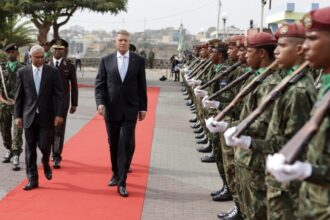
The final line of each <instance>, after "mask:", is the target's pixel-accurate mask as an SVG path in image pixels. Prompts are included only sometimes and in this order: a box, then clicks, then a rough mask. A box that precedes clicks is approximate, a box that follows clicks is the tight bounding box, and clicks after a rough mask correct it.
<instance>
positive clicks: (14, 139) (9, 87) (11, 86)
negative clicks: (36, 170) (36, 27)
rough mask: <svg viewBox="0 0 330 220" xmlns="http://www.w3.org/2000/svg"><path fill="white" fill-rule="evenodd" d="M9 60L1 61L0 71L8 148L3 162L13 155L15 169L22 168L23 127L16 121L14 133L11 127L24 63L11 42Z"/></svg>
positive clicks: (1, 122)
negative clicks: (18, 78) (18, 58)
mask: <svg viewBox="0 0 330 220" xmlns="http://www.w3.org/2000/svg"><path fill="white" fill-rule="evenodd" d="M5 52H6V54H7V58H8V61H7V62H6V63H1V69H2V71H1V72H0V74H1V78H0V81H1V83H0V131H1V135H2V140H3V145H4V147H5V148H6V149H7V150H8V152H7V153H6V155H5V157H4V159H3V161H2V162H3V163H9V162H10V159H11V158H12V157H13V170H14V171H17V170H20V166H19V156H20V154H21V153H22V145H23V141H22V133H23V129H21V128H17V127H16V125H15V123H14V134H13V136H12V133H11V129H12V124H13V112H14V96H15V86H16V76H17V70H18V69H19V68H21V67H23V66H24V65H23V64H21V63H20V62H18V61H17V56H18V48H17V46H16V45H15V44H13V43H11V44H8V45H7V46H6V47H5Z"/></svg>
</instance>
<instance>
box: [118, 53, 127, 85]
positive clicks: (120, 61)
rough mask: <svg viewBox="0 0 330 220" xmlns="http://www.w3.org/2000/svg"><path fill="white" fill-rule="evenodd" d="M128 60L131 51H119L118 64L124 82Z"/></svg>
mask: <svg viewBox="0 0 330 220" xmlns="http://www.w3.org/2000/svg"><path fill="white" fill-rule="evenodd" d="M128 61H129V51H127V52H126V53H125V54H124V55H122V54H121V53H119V52H118V51H117V66H118V71H119V74H120V78H121V81H122V82H124V79H125V76H126V73H127V69H128ZM123 65H124V66H123Z"/></svg>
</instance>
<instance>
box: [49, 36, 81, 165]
mask: <svg viewBox="0 0 330 220" xmlns="http://www.w3.org/2000/svg"><path fill="white" fill-rule="evenodd" d="M50 44H51V45H52V46H51V52H52V54H53V57H51V58H50V61H49V64H50V65H51V66H54V67H55V68H57V69H58V70H59V72H60V79H61V82H62V85H63V88H64V97H63V102H64V106H63V107H64V111H65V112H64V117H63V124H62V125H61V126H59V127H57V128H55V136H54V143H53V146H52V155H53V160H54V163H53V167H54V168H55V169H59V168H61V160H62V151H63V144H64V135H65V126H66V118H67V115H68V110H69V107H70V100H71V107H70V113H71V114H73V113H74V112H75V111H76V109H77V106H78V85H77V74H76V68H75V66H74V65H73V64H72V63H70V62H69V61H68V59H66V58H64V57H63V55H64V50H65V49H66V48H68V43H67V42H66V41H65V40H63V39H54V40H52V41H51V42H50ZM70 95H71V97H70ZM70 98H71V99H70Z"/></svg>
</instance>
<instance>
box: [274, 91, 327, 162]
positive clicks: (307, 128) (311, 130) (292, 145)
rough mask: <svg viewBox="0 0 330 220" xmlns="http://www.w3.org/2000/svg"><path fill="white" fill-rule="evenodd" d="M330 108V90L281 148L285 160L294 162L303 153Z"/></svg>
mask: <svg viewBox="0 0 330 220" xmlns="http://www.w3.org/2000/svg"><path fill="white" fill-rule="evenodd" d="M329 108H330V91H328V92H327V93H326V94H325V96H324V97H323V98H322V100H321V101H320V103H319V105H318V107H317V108H316V109H315V112H314V114H313V115H312V116H311V118H310V119H309V120H308V121H307V122H306V123H305V125H304V126H303V127H302V128H301V129H300V130H299V131H298V132H297V133H296V134H295V135H294V136H293V137H292V138H291V139H290V140H289V141H288V142H287V143H286V144H285V145H284V147H283V148H282V149H281V150H280V152H279V153H281V154H282V155H283V156H284V157H285V161H286V162H287V163H288V164H293V163H294V162H295V161H296V160H297V158H299V157H300V156H301V155H302V154H303V152H304V148H305V146H306V145H307V144H308V143H309V141H310V140H311V139H312V137H313V136H314V135H315V134H316V132H317V131H318V129H319V127H320V126H321V123H322V121H323V120H324V118H325V117H326V116H327V115H328V114H329Z"/></svg>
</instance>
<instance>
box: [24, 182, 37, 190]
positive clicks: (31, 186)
mask: <svg viewBox="0 0 330 220" xmlns="http://www.w3.org/2000/svg"><path fill="white" fill-rule="evenodd" d="M38 187H39V183H38V182H37V181H29V182H28V184H26V185H25V186H24V187H23V189H24V190H31V189H34V188H38Z"/></svg>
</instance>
